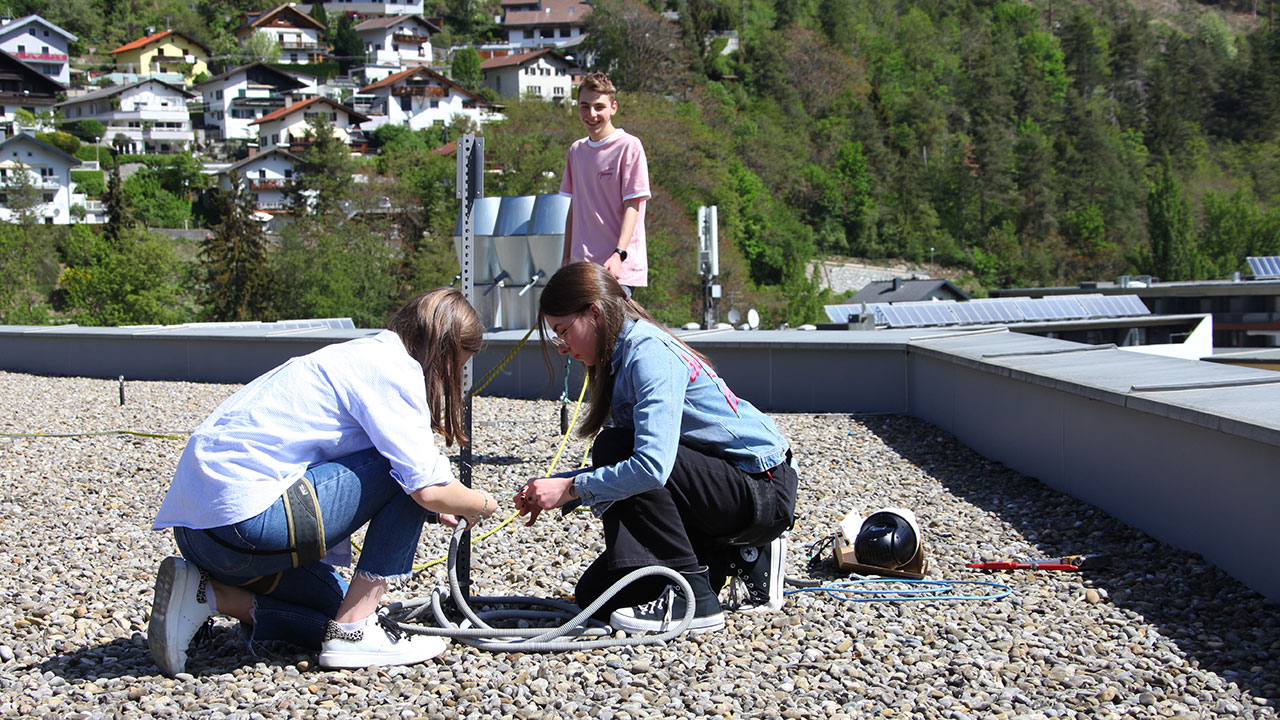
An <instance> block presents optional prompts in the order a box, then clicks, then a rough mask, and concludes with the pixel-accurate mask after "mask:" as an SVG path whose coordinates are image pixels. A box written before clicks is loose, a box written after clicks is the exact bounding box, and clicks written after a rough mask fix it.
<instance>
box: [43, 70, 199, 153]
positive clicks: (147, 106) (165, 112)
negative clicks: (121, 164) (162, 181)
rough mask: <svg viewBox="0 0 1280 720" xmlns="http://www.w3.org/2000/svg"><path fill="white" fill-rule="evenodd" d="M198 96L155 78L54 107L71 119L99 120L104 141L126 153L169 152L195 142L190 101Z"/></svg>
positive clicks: (90, 94)
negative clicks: (103, 128) (103, 132)
mask: <svg viewBox="0 0 1280 720" xmlns="http://www.w3.org/2000/svg"><path fill="white" fill-rule="evenodd" d="M194 97H196V94H195V93H193V92H188V91H187V90H184V89H183V88H180V87H178V86H176V85H170V84H169V83H167V82H165V81H163V80H156V79H154V78H150V79H146V80H139V81H138V82H135V83H133V84H131V85H124V86H121V87H110V88H106V89H105V90H99V91H97V92H92V93H89V94H87V95H80V96H78V97H76V98H73V99H71V100H67V101H65V102H60V103H58V104H57V105H55V106H54V107H56V108H57V109H58V110H60V111H61V112H62V116H63V117H64V118H66V119H67V120H68V121H70V122H80V121H83V120H97V121H98V122H100V123H102V124H103V125H105V126H106V128H107V131H106V133H105V134H104V135H103V140H104V141H106V142H108V143H111V144H112V145H114V146H115V147H116V149H117V150H118V151H119V152H124V153H143V152H146V153H170V152H176V151H178V150H181V149H182V148H184V147H187V146H188V145H191V144H192V143H194V142H195V139H196V137H195V133H194V131H193V130H192V128H191V114H190V113H189V112H188V110H187V101H188V100H190V99H192V98H194Z"/></svg>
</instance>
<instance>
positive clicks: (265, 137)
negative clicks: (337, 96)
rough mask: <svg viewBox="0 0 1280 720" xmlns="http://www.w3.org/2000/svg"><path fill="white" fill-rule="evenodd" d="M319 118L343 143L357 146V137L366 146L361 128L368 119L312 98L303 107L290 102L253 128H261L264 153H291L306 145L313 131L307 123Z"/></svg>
mask: <svg viewBox="0 0 1280 720" xmlns="http://www.w3.org/2000/svg"><path fill="white" fill-rule="evenodd" d="M317 115H324V116H325V117H327V118H328V119H329V123H330V124H331V125H332V126H333V134H334V136H335V137H337V138H338V139H339V140H341V141H342V142H343V143H346V144H347V145H357V143H354V142H353V136H357V135H359V136H360V138H359V139H360V141H361V143H363V140H362V137H363V133H361V132H360V127H361V124H362V123H365V122H368V120H369V118H368V116H366V115H364V114H362V113H358V112H356V111H354V110H352V109H351V108H349V107H347V106H345V105H342V104H341V103H338V102H337V101H335V100H330V99H329V98H327V97H318V98H312V99H310V100H306V101H304V102H300V103H295V102H293V101H292V100H288V99H286V100H285V106H284V107H282V108H280V109H279V110H276V111H275V112H273V113H270V114H268V115H264V116H262V117H261V118H259V119H257V120H254V121H252V122H251V123H249V124H250V125H253V126H256V127H257V130H258V147H259V148H260V149H261V150H264V151H265V150H269V149H271V148H275V147H280V148H285V149H287V148H289V147H292V146H294V145H297V144H300V143H303V142H305V138H306V134H307V131H309V130H310V129H311V126H310V125H309V124H307V121H308V120H310V119H312V118H313V117H315V116H317Z"/></svg>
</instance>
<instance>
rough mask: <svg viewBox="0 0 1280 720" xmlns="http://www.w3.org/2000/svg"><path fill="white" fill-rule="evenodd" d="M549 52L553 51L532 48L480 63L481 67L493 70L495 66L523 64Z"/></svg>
mask: <svg viewBox="0 0 1280 720" xmlns="http://www.w3.org/2000/svg"><path fill="white" fill-rule="evenodd" d="M549 52H551V49H550V48H543V49H541V50H530V51H529V52H522V53H516V54H514V55H503V56H500V57H492V58H489V59H488V60H485V61H484V62H482V63H480V69H481V70H492V69H493V68H500V67H507V66H509V65H522V64H524V63H525V62H527V61H529V60H533V59H534V58H537V57H538V56H539V55H546V54H547V53H549Z"/></svg>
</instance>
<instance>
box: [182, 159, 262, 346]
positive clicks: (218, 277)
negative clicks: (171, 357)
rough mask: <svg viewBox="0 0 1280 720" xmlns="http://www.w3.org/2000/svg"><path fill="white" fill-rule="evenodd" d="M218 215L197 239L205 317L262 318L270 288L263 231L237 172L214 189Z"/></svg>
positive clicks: (250, 198) (231, 318)
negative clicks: (224, 186)
mask: <svg viewBox="0 0 1280 720" xmlns="http://www.w3.org/2000/svg"><path fill="white" fill-rule="evenodd" d="M212 204H213V211H214V213H215V214H216V215H217V217H218V218H219V220H218V222H217V223H216V224H215V225H214V226H213V228H212V232H210V233H209V234H208V235H206V236H205V239H204V240H203V241H202V242H201V243H200V266H201V270H202V272H203V275H204V286H205V296H204V302H203V305H204V310H203V312H202V313H201V316H202V317H203V318H204V319H206V320H213V321H234V320H266V319H269V316H270V298H271V295H272V291H273V285H274V283H273V282H272V277H271V269H270V265H269V263H268V258H267V237H266V233H265V232H263V229H262V224H261V223H259V222H258V221H257V220H255V219H254V211H255V208H254V205H255V203H254V198H253V195H252V194H250V193H248V192H246V191H245V189H244V186H243V184H242V182H241V181H240V179H239V178H238V177H237V178H236V180H235V181H234V182H233V183H232V185H231V187H229V188H227V189H225V190H218V191H216V192H214V193H213V200H212Z"/></svg>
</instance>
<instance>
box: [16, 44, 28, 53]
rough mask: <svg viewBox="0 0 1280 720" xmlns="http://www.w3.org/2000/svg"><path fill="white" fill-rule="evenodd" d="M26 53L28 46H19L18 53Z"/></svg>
mask: <svg viewBox="0 0 1280 720" xmlns="http://www.w3.org/2000/svg"><path fill="white" fill-rule="evenodd" d="M26 51H27V46H26V45H19V46H18V52H20V53H24V52H26Z"/></svg>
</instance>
